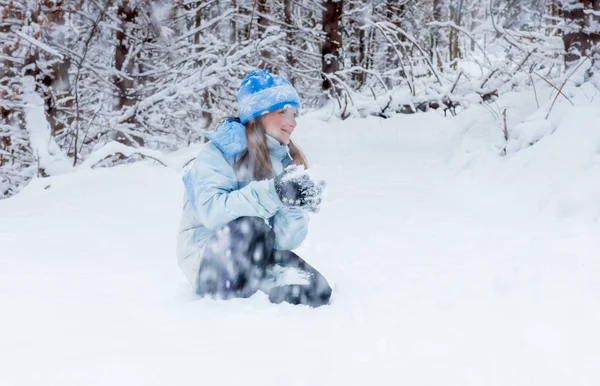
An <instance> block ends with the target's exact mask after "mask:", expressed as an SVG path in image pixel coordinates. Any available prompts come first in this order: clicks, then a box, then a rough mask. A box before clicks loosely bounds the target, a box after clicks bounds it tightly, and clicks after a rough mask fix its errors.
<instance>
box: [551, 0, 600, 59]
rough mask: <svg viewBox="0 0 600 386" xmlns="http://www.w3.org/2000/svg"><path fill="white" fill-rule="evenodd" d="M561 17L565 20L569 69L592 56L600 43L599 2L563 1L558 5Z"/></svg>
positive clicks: (585, 0)
mask: <svg viewBox="0 0 600 386" xmlns="http://www.w3.org/2000/svg"><path fill="white" fill-rule="evenodd" d="M558 6H559V15H560V16H561V17H562V18H563V19H564V22H565V26H564V28H563V30H562V34H563V42H564V45H565V52H566V55H565V64H566V66H567V67H570V66H571V65H573V64H575V63H577V62H578V61H579V60H580V59H581V58H582V57H586V56H591V55H592V54H593V53H594V52H595V51H596V50H597V45H598V43H599V42H600V27H599V24H598V23H599V22H600V17H598V16H596V15H594V12H598V11H600V1H598V0H563V1H562V2H559V3H558Z"/></svg>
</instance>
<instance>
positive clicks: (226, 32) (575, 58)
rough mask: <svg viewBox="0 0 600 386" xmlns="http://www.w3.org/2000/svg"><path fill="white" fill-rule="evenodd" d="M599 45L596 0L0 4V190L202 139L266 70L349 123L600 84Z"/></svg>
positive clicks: (453, 110)
mask: <svg viewBox="0 0 600 386" xmlns="http://www.w3.org/2000/svg"><path fill="white" fill-rule="evenodd" d="M599 43H600V0H522V1H521V0H490V1H479V0H379V1H378V0H338V1H336V0H324V1H320V0H209V1H189V0H171V1H170V0H160V1H159V0H54V1H52V0H18V1H17V0H0V50H1V54H0V170H1V172H0V198H2V197H8V196H11V195H13V194H15V193H16V192H18V190H19V189H20V188H22V187H23V186H24V185H25V184H26V183H27V181H29V180H30V179H31V178H32V177H33V176H36V175H37V176H42V177H43V176H48V175H53V174H58V173H62V172H64V171H66V170H69V169H72V168H74V167H78V166H80V165H82V164H85V165H87V166H90V167H95V166H103V165H112V164H117V163H123V162H131V161H135V160H138V159H140V158H146V157H150V158H153V159H157V160H158V159H159V158H160V157H159V156H158V155H159V154H160V152H168V151H173V150H176V149H178V148H181V147H184V146H188V145H189V144H191V143H194V142H198V141H201V140H202V137H203V133H205V131H206V130H209V129H211V128H212V127H214V124H215V122H216V121H217V120H218V119H219V118H220V117H222V116H226V115H232V114H234V113H235V108H236V93H237V89H238V86H239V82H240V81H241V79H242V78H243V77H244V75H245V74H246V73H247V72H249V71H251V70H253V69H255V68H257V67H260V68H268V69H270V70H272V71H274V72H276V73H279V74H281V75H284V76H286V77H288V78H289V79H290V80H291V81H292V82H293V84H294V85H295V86H296V88H297V89H298V91H299V92H300V94H301V96H302V98H303V101H304V106H305V108H319V107H323V108H328V109H331V113H332V114H335V115H337V116H339V117H340V118H342V119H345V118H347V117H350V116H366V115H379V116H382V117H388V116H390V115H392V114H396V113H414V112H418V111H425V110H428V109H431V108H434V109H440V111H442V110H443V111H444V112H445V113H446V114H447V115H453V114H457V113H460V111H461V110H462V109H464V108H467V107H468V106H469V105H472V104H474V103H491V102H493V100H494V99H495V98H497V97H498V96H499V95H501V94H502V93H505V92H508V91H511V90H514V89H517V88H522V87H535V84H536V82H544V83H548V82H549V83H553V84H555V85H556V87H557V88H558V87H560V84H559V83H557V81H556V80H557V79H564V78H565V77H566V76H568V74H570V73H571V72H572V71H575V70H576V69H584V70H585V77H586V78H587V79H591V80H592V81H595V82H597V84H598V83H600V82H598V81H596V80H595V79H594V73H596V74H597V75H596V76H598V73H599V72H600V54H599V53H598V44H599Z"/></svg>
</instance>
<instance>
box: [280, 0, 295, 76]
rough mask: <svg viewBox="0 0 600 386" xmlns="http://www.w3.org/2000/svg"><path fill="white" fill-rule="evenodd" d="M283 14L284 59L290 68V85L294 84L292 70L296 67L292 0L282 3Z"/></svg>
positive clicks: (285, 0)
mask: <svg viewBox="0 0 600 386" xmlns="http://www.w3.org/2000/svg"><path fill="white" fill-rule="evenodd" d="M283 14H284V22H285V41H286V43H287V49H288V51H287V54H286V59H287V63H288V65H289V67H290V73H289V74H288V79H289V81H290V82H291V83H292V84H295V83H296V80H295V79H294V75H293V71H292V70H293V69H294V68H295V66H296V59H295V58H294V51H293V48H294V47H295V46H296V44H295V38H294V18H293V15H294V1H293V0H284V1H283Z"/></svg>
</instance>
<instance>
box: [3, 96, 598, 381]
mask: <svg viewBox="0 0 600 386" xmlns="http://www.w3.org/2000/svg"><path fill="white" fill-rule="evenodd" d="M565 92H569V90H568V87H567V88H565ZM538 94H540V95H539V98H540V99H543V103H542V106H541V107H540V111H542V113H539V114H538V115H535V114H531V112H532V111H534V110H536V108H537V107H536V103H535V99H534V96H533V94H531V93H527V92H521V93H515V94H514V95H507V96H506V97H503V98H501V99H500V100H499V101H498V103H497V106H495V108H497V109H498V110H501V109H503V108H507V109H508V118H509V126H510V127H511V128H512V129H513V130H520V129H519V128H521V129H522V130H523V133H522V134H523V135H519V133H517V132H511V136H510V138H509V149H508V154H507V155H506V156H500V153H501V151H500V150H501V149H502V147H503V135H502V131H501V126H502V125H501V119H500V120H498V119H494V118H493V116H492V114H491V113H490V111H488V109H486V108H484V107H481V106H473V107H472V108H470V109H468V110H467V111H465V112H464V113H462V114H460V115H459V116H457V117H454V118H444V117H443V116H440V113H438V112H429V113H426V114H415V115H403V116H395V117H393V118H391V119H387V120H384V119H380V118H374V117H373V118H367V119H362V120H346V121H337V120H335V119H334V118H332V119H330V120H329V121H327V122H326V121H324V119H326V118H328V112H327V111H321V112H316V113H311V114H307V115H305V116H303V117H302V118H301V119H300V120H299V124H298V128H297V129H296V132H295V133H294V136H295V140H296V141H297V143H298V144H299V145H300V146H301V147H302V149H303V150H304V151H305V152H306V154H307V156H308V159H309V163H310V166H311V168H310V170H311V175H313V176H316V177H318V178H322V179H325V180H326V181H327V191H326V194H325V197H324V204H323V206H322V209H321V212H319V213H317V214H314V215H311V223H310V231H309V235H308V238H307V240H306V241H305V242H304V244H303V245H302V246H301V247H300V248H299V249H298V250H297V253H298V254H299V255H300V256H302V257H303V258H305V259H306V260H307V261H308V262H309V263H310V264H312V265H313V266H315V267H316V268H317V269H319V270H320V271H321V272H322V273H323V274H324V275H325V277H326V278H327V279H328V280H329V281H330V283H331V284H332V286H333V288H334V294H333V298H332V303H331V305H330V306H326V307H321V308H318V309H311V308H308V307H305V306H292V305H287V304H282V305H273V304H270V303H269V301H268V299H267V297H266V295H264V294H257V295H255V296H253V297H251V298H250V299H244V300H241V299H235V300H230V301H216V300H212V299H201V298H199V297H197V296H196V295H195V294H194V293H193V291H192V289H191V288H190V286H189V284H188V283H187V281H186V279H185V278H184V276H183V274H182V273H181V272H180V271H179V268H178V267H177V263H176V257H175V235H176V232H177V228H178V222H179V216H180V212H181V199H182V194H183V186H182V183H181V181H180V176H181V170H180V168H178V167H173V166H172V165H183V164H184V163H185V160H186V159H187V158H188V157H193V152H194V151H196V150H197V148H196V149H195V150H194V151H191V150H190V151H182V152H180V153H178V154H176V155H172V156H171V157H172V162H170V163H167V164H168V165H169V167H163V166H160V165H158V164H155V163H152V162H151V161H146V162H140V163H136V164H131V165H124V166H120V167H115V168H112V169H94V170H90V169H85V168H82V169H80V170H79V171H78V172H76V173H71V174H63V175H60V176H56V177H52V178H48V179H36V180H34V181H33V182H32V183H31V184H30V185H29V186H28V187H27V188H25V189H24V191H23V192H22V193H20V194H19V195H17V196H15V197H13V198H10V199H8V200H4V201H0V219H1V221H0V310H1V315H2V316H1V318H0V385H9V386H18V385H24V386H25V385H27V386H28V385H36V386H38V385H44V386H53V385H60V386H65V385H86V386H94V385H103V386H105V385H126V386H133V385H195V384H197V385H201V384H202V385H244V386H251V385H261V386H265V385H277V386H280V385H344V386H349V385H361V386H362V385H411V386H420V385H423V386H424V385H443V386H467V385H473V386H475V385H476V386H481V385H498V386H505V385H510V386H519V385H544V386H552V385H561V386H563V385H570V386H574V385H598V384H600V367H599V366H598V363H600V328H599V327H598V326H600V308H599V307H598V304H599V301H600V237H599V236H600V224H599V221H598V219H599V218H600V126H599V125H598V122H599V119H600V106H599V104H598V101H594V100H591V97H590V99H588V102H586V103H579V102H577V101H575V102H576V103H575V104H576V106H575V107H571V106H570V104H569V103H566V101H564V100H562V98H561V101H558V102H557V105H556V106H555V108H554V110H553V112H552V114H551V118H550V120H549V121H547V123H541V122H539V120H540V119H543V116H544V115H545V113H546V112H547V111H548V106H549V104H550V103H551V95H550V91H547V95H543V90H538ZM569 95H570V94H569ZM570 96H571V95H570ZM574 98H575V97H574ZM582 98H583V97H582ZM596 99H598V100H600V98H596ZM540 115H541V116H542V118H540ZM548 122H549V123H548ZM519 138H526V140H527V141H529V140H531V139H535V140H537V142H536V143H535V144H534V145H533V146H531V147H527V146H522V144H517V143H516V142H515V141H518V139H519ZM517 150H518V151H517Z"/></svg>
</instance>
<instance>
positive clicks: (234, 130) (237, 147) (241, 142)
mask: <svg viewBox="0 0 600 386" xmlns="http://www.w3.org/2000/svg"><path fill="white" fill-rule="evenodd" d="M207 137H208V139H210V140H211V141H212V142H213V143H214V144H215V145H216V146H217V148H218V149H219V150H220V151H221V152H222V153H223V154H224V155H225V157H227V158H230V157H235V156H237V155H239V154H241V153H242V152H243V151H244V150H246V148H247V144H246V126H244V125H242V124H241V123H240V122H238V121H237V120H235V119H231V118H230V119H227V120H225V121H223V122H222V123H221V124H220V125H219V126H217V128H216V129H215V131H213V132H212V133H210V134H209V135H207ZM267 146H268V147H269V151H270V153H271V156H274V157H276V158H278V159H281V160H282V159H284V158H285V157H287V156H289V148H288V146H287V145H284V144H282V143H280V142H279V141H278V140H276V139H275V138H273V137H271V136H270V135H267Z"/></svg>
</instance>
